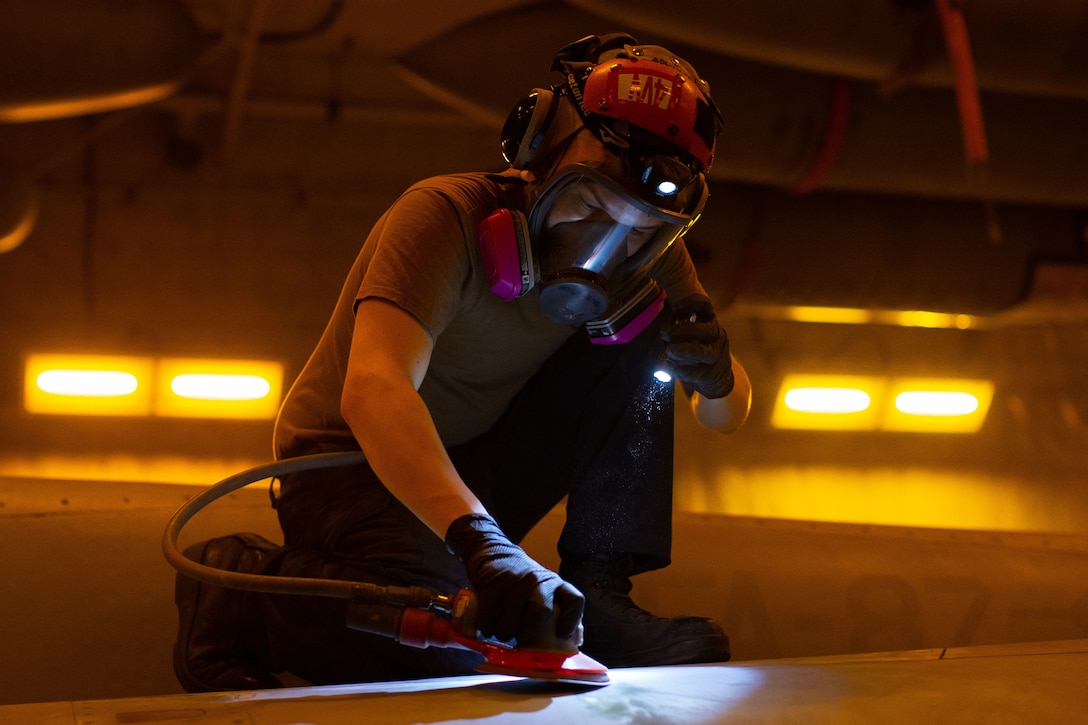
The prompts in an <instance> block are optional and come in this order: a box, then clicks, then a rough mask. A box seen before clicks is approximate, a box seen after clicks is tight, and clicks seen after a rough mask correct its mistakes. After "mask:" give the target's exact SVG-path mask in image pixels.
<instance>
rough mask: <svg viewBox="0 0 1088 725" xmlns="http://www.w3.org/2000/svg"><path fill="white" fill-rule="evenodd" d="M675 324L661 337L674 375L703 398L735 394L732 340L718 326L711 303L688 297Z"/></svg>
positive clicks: (679, 308) (677, 313) (707, 300)
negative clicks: (730, 348)
mask: <svg viewBox="0 0 1088 725" xmlns="http://www.w3.org/2000/svg"><path fill="white" fill-rule="evenodd" d="M673 320H674V322H673V323H672V325H670V326H669V327H668V328H666V329H665V330H664V331H663V332H662V333H661V339H662V340H664V341H665V359H666V360H667V361H668V363H669V367H670V368H671V370H672V373H673V375H675V376H676V377H677V378H679V379H680V380H681V381H682V382H684V383H687V384H688V385H690V386H691V387H693V388H695V390H697V391H699V394H700V395H702V396H703V397H704V398H724V397H725V396H727V395H729V393H731V392H733V360H732V358H731V357H730V356H729V336H728V335H726V334H725V330H724V329H722V326H721V325H719V324H718V317H717V315H715V314H714V305H713V304H711V302H710V299H709V298H708V297H706V296H705V295H700V294H695V295H691V296H690V297H685V298H684V299H682V300H681V301H680V303H679V304H678V305H677V306H676V310H675V313H674V317H673ZM689 392H690V391H689Z"/></svg>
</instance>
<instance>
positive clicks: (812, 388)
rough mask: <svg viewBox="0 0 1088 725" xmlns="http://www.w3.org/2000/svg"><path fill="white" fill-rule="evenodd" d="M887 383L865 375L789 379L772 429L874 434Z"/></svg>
mask: <svg viewBox="0 0 1088 725" xmlns="http://www.w3.org/2000/svg"><path fill="white" fill-rule="evenodd" d="M884 387H885V383H884V380H883V379H881V378H879V377H872V376H864V375H802V374H790V375H786V376H785V378H784V379H783V380H782V386H781V388H779V391H778V399H777V400H776V401H775V405H774V410H773V411H772V413H771V425H773V426H774V427H775V428H783V429H802V430H872V429H873V428H875V427H876V424H877V421H878V420H879V415H880V411H881V406H882V405H883V401H884Z"/></svg>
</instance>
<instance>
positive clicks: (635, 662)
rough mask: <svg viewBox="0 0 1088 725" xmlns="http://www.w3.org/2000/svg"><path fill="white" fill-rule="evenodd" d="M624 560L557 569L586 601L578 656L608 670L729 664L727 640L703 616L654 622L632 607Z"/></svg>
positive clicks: (588, 561)
mask: <svg viewBox="0 0 1088 725" xmlns="http://www.w3.org/2000/svg"><path fill="white" fill-rule="evenodd" d="M625 570H629V569H627V568H626V566H625V565H624V559H623V558H617V559H611V560H609V559H599V558H589V559H586V560H584V561H581V562H578V563H574V564H567V563H566V562H564V563H563V564H561V565H560V568H559V574H560V575H561V576H562V577H563V578H564V579H566V580H567V581H569V582H570V583H571V584H573V585H574V586H576V587H578V588H579V589H580V590H581V591H582V593H583V594H585V597H586V609H585V615H584V616H583V618H582V624H583V625H584V627H585V642H584V643H583V645H582V651H583V652H585V653H586V654H587V655H589V656H590V657H592V658H594V659H596V660H597V661H599V662H600V663H601V664H603V665H605V666H607V667H648V666H655V665H683V664H694V663H698V662H725V661H727V660H728V659H729V638H728V637H727V636H726V635H725V632H724V631H722V628H721V626H720V625H719V624H718V623H717V622H715V621H713V620H711V619H706V618H705V617H671V618H664V617H657V616H654V615H653V614H650V613H649V612H647V611H646V610H645V609H643V608H641V607H639V606H638V605H637V604H635V603H634V602H633V601H632V600H631V597H630V596H628V595H629V594H630V592H631V580H630V579H629V578H628V577H627V575H626V572H625Z"/></svg>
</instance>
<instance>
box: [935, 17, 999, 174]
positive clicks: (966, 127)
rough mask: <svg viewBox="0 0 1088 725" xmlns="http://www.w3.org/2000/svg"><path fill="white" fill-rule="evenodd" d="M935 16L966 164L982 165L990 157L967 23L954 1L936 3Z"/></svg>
mask: <svg viewBox="0 0 1088 725" xmlns="http://www.w3.org/2000/svg"><path fill="white" fill-rule="evenodd" d="M937 12H938V14H939V15H940V18H941V28H942V29H943V30H944V41H945V44H946V45H947V46H948V56H949V61H950V62H951V64H952V76H953V78H954V79H955V83H956V102H957V104H958V105H959V111H960V128H961V131H962V133H963V149H964V153H965V154H966V155H967V161H968V162H972V163H975V162H983V161H986V160H987V159H988V158H989V157H990V152H989V150H988V149H987V144H986V129H985V127H984V125H983V122H982V104H981V103H980V101H979V93H978V82H977V81H976V79H975V64H974V61H973V60H972V58H971V41H970V39H969V38H968V36H967V23H966V22H964V19H963V11H962V10H960V8H959V5H958V2H956V1H955V0H937Z"/></svg>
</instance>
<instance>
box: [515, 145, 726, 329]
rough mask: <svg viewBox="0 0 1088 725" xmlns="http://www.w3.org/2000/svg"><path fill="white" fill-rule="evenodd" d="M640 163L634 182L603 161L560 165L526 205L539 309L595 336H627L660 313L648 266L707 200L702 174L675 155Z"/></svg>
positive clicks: (660, 298)
mask: <svg viewBox="0 0 1088 725" xmlns="http://www.w3.org/2000/svg"><path fill="white" fill-rule="evenodd" d="M643 166H644V168H643V169H641V173H639V175H638V176H637V177H636V179H635V181H634V182H633V183H632V182H628V183H621V182H619V181H617V180H616V179H615V177H614V176H613V175H609V174H606V173H604V172H603V170H602V168H603V167H602V165H600V164H593V163H578V164H573V165H571V166H568V167H565V168H563V169H560V170H559V172H558V173H557V174H556V176H555V178H554V179H553V181H552V182H551V183H550V184H549V185H548V187H547V188H546V189H545V190H544V191H543V192H542V193H541V195H540V197H539V198H538V199H537V200H536V202H535V203H534V204H533V206H532V209H531V210H530V212H529V218H528V231H529V238H530V239H531V240H532V246H533V249H534V250H535V251H536V259H537V267H538V270H537V273H538V277H539V285H540V307H541V311H542V312H543V313H544V314H545V315H546V316H547V317H548V318H550V319H552V320H554V321H555V322H558V323H560V324H583V323H584V324H586V329H587V331H589V333H590V337H591V338H592V339H594V340H600V341H605V340H607V341H609V342H626V341H627V340H629V339H631V338H632V337H634V335H636V334H638V332H641V330H642V329H643V328H645V326H646V325H647V324H649V322H650V321H651V320H652V319H653V318H654V317H656V316H657V313H658V312H660V310H661V308H662V307H663V305H664V292H662V290H661V289H660V287H659V286H658V285H657V283H656V282H655V281H654V280H653V278H652V277H651V276H650V270H651V268H652V267H653V266H654V264H655V263H656V262H657V261H658V260H659V259H660V258H661V256H662V255H663V254H664V253H665V252H666V250H668V248H669V247H670V246H671V245H672V243H673V242H674V241H676V239H678V238H679V237H681V236H683V234H684V233H685V232H686V231H687V230H688V229H689V228H690V227H691V225H692V224H694V223H695V221H696V219H698V215H699V213H700V212H701V210H702V207H703V204H704V203H705V200H706V188H705V184H704V183H703V180H702V176H701V175H693V174H691V173H690V172H688V171H687V169H686V167H684V166H683V164H680V163H679V162H678V161H675V160H674V159H671V158H669V157H664V156H662V157H651V159H650V160H648V161H647V162H645V163H644V164H643ZM616 336H619V339H613V338H615V337H616Z"/></svg>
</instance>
